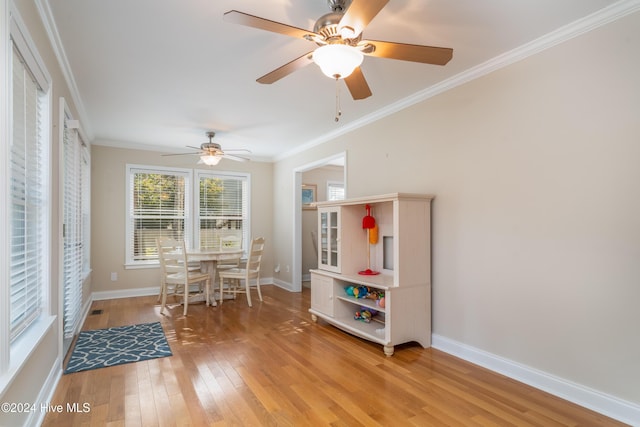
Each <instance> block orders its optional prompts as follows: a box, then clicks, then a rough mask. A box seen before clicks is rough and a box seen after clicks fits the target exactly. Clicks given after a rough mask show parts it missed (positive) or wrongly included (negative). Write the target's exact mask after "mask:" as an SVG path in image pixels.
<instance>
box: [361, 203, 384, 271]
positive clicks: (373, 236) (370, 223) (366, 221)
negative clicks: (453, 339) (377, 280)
mask: <svg viewBox="0 0 640 427" xmlns="http://www.w3.org/2000/svg"><path fill="white" fill-rule="evenodd" d="M365 209H366V210H367V215H366V216H365V217H364V218H362V228H363V229H365V230H367V269H366V270H362V271H358V274H361V275H363V276H375V275H378V274H380V272H379V271H373V270H372V269H371V245H375V244H376V243H378V225H377V224H376V220H375V218H374V217H372V216H371V206H370V205H368V204H367V205H365ZM372 231H373V232H372Z"/></svg>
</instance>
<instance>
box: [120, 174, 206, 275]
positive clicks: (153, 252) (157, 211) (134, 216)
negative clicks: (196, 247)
mask: <svg viewBox="0 0 640 427" xmlns="http://www.w3.org/2000/svg"><path fill="white" fill-rule="evenodd" d="M127 168H128V180H127V185H128V200H127V211H128V216H129V218H128V221H129V223H128V227H127V243H128V244H127V264H128V265H136V264H138V265H140V264H148V263H157V261H158V250H157V248H156V238H157V237H172V238H174V239H185V240H186V241H187V245H188V244H189V242H190V241H191V238H190V237H191V236H190V233H189V230H191V206H190V204H191V200H192V199H193V198H192V197H191V196H190V191H191V171H190V170H185V169H170V168H151V167H149V168H147V167H136V166H131V165H129V166H128V167H127Z"/></svg>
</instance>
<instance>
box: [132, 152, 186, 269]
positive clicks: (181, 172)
mask: <svg viewBox="0 0 640 427" xmlns="http://www.w3.org/2000/svg"><path fill="white" fill-rule="evenodd" d="M126 170H127V172H126V198H127V199H126V203H125V208H126V211H125V221H126V226H125V227H126V240H125V245H126V248H125V268H126V269H135V268H155V267H157V266H158V265H159V261H158V260H157V259H156V260H142V261H139V260H134V259H133V244H132V240H133V238H134V228H133V221H132V219H133V217H132V213H133V211H132V209H133V206H132V202H133V200H132V196H133V188H132V185H133V178H134V175H133V174H135V173H137V172H142V171H144V172H146V173H158V174H168V175H176V176H182V177H184V180H185V183H184V194H185V203H184V237H185V241H186V243H187V246H189V244H190V242H191V241H192V240H191V236H192V235H193V213H192V212H193V210H192V205H193V202H192V200H193V197H190V196H191V192H192V184H191V183H192V182H193V170H192V169H185V168H174V167H167V166H148V165H137V164H127V166H126Z"/></svg>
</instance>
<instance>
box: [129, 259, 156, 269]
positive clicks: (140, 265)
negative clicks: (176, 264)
mask: <svg viewBox="0 0 640 427" xmlns="http://www.w3.org/2000/svg"><path fill="white" fill-rule="evenodd" d="M144 268H160V263H159V262H158V261H155V262H149V263H136V264H125V265H124V269H125V270H140V269H144Z"/></svg>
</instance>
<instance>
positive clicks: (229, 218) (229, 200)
mask: <svg viewBox="0 0 640 427" xmlns="http://www.w3.org/2000/svg"><path fill="white" fill-rule="evenodd" d="M196 178H197V180H196V185H197V187H198V188H197V192H196V205H197V207H198V209H197V215H198V217H197V221H196V224H197V225H198V226H197V227H196V233H195V234H196V245H195V246H197V247H199V248H200V249H213V250H217V249H220V248H221V243H220V242H221V240H222V239H224V238H227V237H233V238H235V239H237V240H238V241H241V242H242V247H243V248H247V245H248V242H249V238H250V233H249V218H248V216H249V206H248V204H249V197H248V195H249V178H248V176H247V175H245V174H232V173H221V172H218V173H211V172H207V171H198V172H196Z"/></svg>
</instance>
